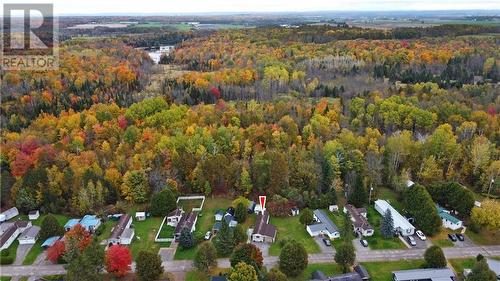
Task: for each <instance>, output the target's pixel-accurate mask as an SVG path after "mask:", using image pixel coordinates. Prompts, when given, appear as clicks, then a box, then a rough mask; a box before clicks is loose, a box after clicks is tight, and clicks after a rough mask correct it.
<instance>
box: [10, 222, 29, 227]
mask: <svg viewBox="0 0 500 281" xmlns="http://www.w3.org/2000/svg"><path fill="white" fill-rule="evenodd" d="M14 225H15V226H16V227H17V228H25V227H28V226H31V222H29V221H16V222H15V223H14Z"/></svg>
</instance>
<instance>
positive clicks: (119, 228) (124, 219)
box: [109, 214, 132, 239]
mask: <svg viewBox="0 0 500 281" xmlns="http://www.w3.org/2000/svg"><path fill="white" fill-rule="evenodd" d="M130 220H132V216H131V215H129V214H125V215H122V216H121V217H120V220H119V221H118V223H117V224H116V226H115V227H114V228H113V231H111V235H110V236H109V238H110V239H119V238H120V237H122V236H123V233H124V231H125V230H126V229H127V228H128V227H127V225H128V223H129V221H130Z"/></svg>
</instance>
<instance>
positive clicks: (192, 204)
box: [177, 199, 206, 212]
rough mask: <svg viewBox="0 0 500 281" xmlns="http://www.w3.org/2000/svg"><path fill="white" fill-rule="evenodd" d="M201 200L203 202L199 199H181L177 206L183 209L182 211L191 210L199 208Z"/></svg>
mask: <svg viewBox="0 0 500 281" xmlns="http://www.w3.org/2000/svg"><path fill="white" fill-rule="evenodd" d="M205 201H206V200H205ZM201 202H203V200H201V199H182V200H179V202H178V203H177V206H178V207H179V208H181V209H182V210H184V212H191V210H192V209H193V208H200V206H201ZM202 211H203V210H202Z"/></svg>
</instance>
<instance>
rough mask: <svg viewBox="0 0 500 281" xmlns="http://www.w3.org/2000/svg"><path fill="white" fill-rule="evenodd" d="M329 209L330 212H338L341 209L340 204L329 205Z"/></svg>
mask: <svg viewBox="0 0 500 281" xmlns="http://www.w3.org/2000/svg"><path fill="white" fill-rule="evenodd" d="M328 210H329V211H330V212H332V213H333V212H338V211H339V206H338V205H330V206H328Z"/></svg>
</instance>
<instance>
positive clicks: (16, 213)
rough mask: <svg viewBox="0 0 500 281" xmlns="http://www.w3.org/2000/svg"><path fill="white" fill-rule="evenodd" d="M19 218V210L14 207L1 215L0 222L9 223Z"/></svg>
mask: <svg viewBox="0 0 500 281" xmlns="http://www.w3.org/2000/svg"><path fill="white" fill-rule="evenodd" d="M17 216H19V210H17V208H16V207H12V208H10V209H7V210H5V211H4V212H2V213H0V222H4V221H8V220H10V219H12V218H15V217H17Z"/></svg>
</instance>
